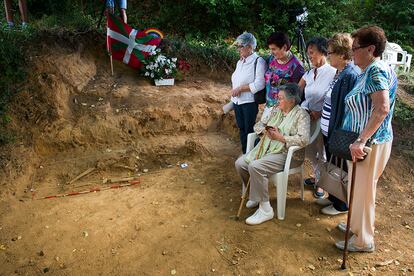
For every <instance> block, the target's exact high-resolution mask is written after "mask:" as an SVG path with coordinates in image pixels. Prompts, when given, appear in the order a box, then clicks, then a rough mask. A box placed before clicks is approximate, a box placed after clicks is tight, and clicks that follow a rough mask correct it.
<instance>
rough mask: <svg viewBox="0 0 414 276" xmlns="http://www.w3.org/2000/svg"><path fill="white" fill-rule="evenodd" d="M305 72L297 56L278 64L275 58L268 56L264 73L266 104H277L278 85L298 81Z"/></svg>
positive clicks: (269, 105)
mask: <svg viewBox="0 0 414 276" xmlns="http://www.w3.org/2000/svg"><path fill="white" fill-rule="evenodd" d="M304 73H305V69H304V68H303V66H302V63H301V62H300V61H299V60H298V58H297V57H295V56H294V55H292V58H291V59H290V60H289V61H288V62H287V63H285V64H280V63H279V62H277V60H276V59H275V58H274V57H273V55H271V56H270V59H269V68H268V69H267V71H266V74H265V81H266V106H267V107H271V106H274V105H276V104H277V102H278V100H277V95H278V94H279V86H280V85H283V84H285V83H288V82H295V83H298V82H299V80H300V79H301V78H302V75H303V74H304Z"/></svg>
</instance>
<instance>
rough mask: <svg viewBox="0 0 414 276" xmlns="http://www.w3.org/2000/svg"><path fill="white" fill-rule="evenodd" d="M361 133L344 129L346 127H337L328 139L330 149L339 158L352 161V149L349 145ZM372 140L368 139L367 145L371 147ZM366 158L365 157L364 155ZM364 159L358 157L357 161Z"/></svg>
mask: <svg viewBox="0 0 414 276" xmlns="http://www.w3.org/2000/svg"><path fill="white" fill-rule="evenodd" d="M358 137H359V133H357V132H353V131H349V130H344V129H335V130H334V131H333V132H332V135H331V137H330V138H329V141H328V150H329V151H330V152H331V153H332V154H333V155H335V156H336V157H338V158H341V159H345V160H349V161H352V155H351V150H350V149H349V145H351V144H352V143H354V142H355V140H356V139H358ZM370 145H371V141H370V140H368V141H367V143H366V146H367V147H369V146H370ZM364 159H365V157H364ZM364 159H358V160H357V161H362V160H364Z"/></svg>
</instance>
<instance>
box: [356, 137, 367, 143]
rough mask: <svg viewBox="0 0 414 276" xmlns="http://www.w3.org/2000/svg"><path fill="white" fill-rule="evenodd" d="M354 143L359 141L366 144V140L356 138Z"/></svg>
mask: <svg viewBox="0 0 414 276" xmlns="http://www.w3.org/2000/svg"><path fill="white" fill-rule="evenodd" d="M354 143H358V144H365V143H366V142H365V141H364V139H362V138H358V139H356V140H355V142H354Z"/></svg>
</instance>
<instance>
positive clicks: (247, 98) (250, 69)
mask: <svg viewBox="0 0 414 276" xmlns="http://www.w3.org/2000/svg"><path fill="white" fill-rule="evenodd" d="M257 58H258V59H257ZM256 59H257V64H256V75H254V65H255V63H256ZM266 69H267V64H266V61H265V60H264V59H263V58H261V57H259V55H258V54H256V53H253V54H251V55H250V56H248V57H247V58H241V59H240V60H239V61H238V62H237V66H236V70H235V71H234V73H233V75H232V76H231V82H232V87H233V89H234V88H237V87H239V86H241V85H245V84H248V85H249V87H250V91H251V92H242V93H240V95H239V96H238V97H231V101H232V102H233V103H235V104H237V105H240V104H245V103H253V102H254V95H253V94H254V93H256V92H258V91H260V90H262V89H264V88H265V78H264V75H265V72H266Z"/></svg>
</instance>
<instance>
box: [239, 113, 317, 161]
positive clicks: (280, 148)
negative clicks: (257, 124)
mask: <svg viewBox="0 0 414 276" xmlns="http://www.w3.org/2000/svg"><path fill="white" fill-rule="evenodd" d="M266 125H268V126H273V127H275V128H277V129H278V130H279V132H280V133H281V134H282V135H283V137H284V138H285V140H286V143H282V142H280V141H278V140H272V139H270V138H269V137H268V136H267V135H265V136H263V137H262V138H261V139H263V140H262V141H261V143H263V145H262V146H260V144H261V143H259V144H257V145H256V147H254V148H253V149H252V150H251V151H250V152H249V153H247V154H246V156H245V161H246V162H247V163H250V162H251V161H253V160H255V159H256V156H258V159H260V158H262V157H263V156H265V155H267V154H275V153H280V152H286V151H287V150H288V148H289V147H291V146H300V147H304V146H306V145H307V144H308V143H309V138H310V117H309V114H308V112H306V111H305V110H304V109H302V108H301V107H300V106H299V105H296V106H295V107H293V109H292V110H291V111H290V112H289V113H288V114H286V115H285V114H284V113H283V112H282V111H281V110H280V109H279V108H273V109H272V111H271V113H270V114H269V116H268V120H267V123H266ZM260 147H261V150H260V152H258V151H259V149H260Z"/></svg>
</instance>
